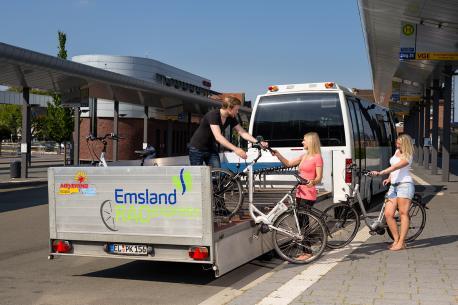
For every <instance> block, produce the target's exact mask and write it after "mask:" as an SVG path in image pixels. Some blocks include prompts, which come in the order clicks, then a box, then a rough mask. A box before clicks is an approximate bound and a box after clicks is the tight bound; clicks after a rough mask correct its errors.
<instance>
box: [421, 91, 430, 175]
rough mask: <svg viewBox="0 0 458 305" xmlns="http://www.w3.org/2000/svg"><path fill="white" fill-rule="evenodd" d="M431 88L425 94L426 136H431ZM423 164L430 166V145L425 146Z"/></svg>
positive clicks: (426, 166)
mask: <svg viewBox="0 0 458 305" xmlns="http://www.w3.org/2000/svg"><path fill="white" fill-rule="evenodd" d="M430 117H431V89H430V88H427V89H426V94H425V138H431V137H430V132H431V125H430V124H431V118H430ZM423 166H424V167H425V168H426V169H428V168H429V146H423Z"/></svg>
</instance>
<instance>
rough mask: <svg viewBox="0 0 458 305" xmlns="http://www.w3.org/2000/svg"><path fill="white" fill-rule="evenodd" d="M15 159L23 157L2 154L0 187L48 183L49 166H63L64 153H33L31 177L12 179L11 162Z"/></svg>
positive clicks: (0, 159)
mask: <svg viewBox="0 0 458 305" xmlns="http://www.w3.org/2000/svg"><path fill="white" fill-rule="evenodd" d="M15 160H21V158H20V157H16V156H11V155H0V189H1V188H8V187H12V186H18V185H26V184H27V185H31V184H38V183H46V182H47V175H48V167H50V166H63V164H64V156H63V154H62V155H56V154H33V155H32V165H31V167H29V178H28V179H22V178H16V179H11V178H10V164H11V163H12V162H13V161H15Z"/></svg>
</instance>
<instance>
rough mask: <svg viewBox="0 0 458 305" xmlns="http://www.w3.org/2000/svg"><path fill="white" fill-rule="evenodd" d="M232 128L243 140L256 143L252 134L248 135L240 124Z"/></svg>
mask: <svg viewBox="0 0 458 305" xmlns="http://www.w3.org/2000/svg"><path fill="white" fill-rule="evenodd" d="M234 129H235V130H236V131H237V132H238V134H239V135H240V136H241V137H242V138H244V139H245V140H247V141H250V142H251V143H256V142H257V140H256V139H255V138H254V137H253V136H252V135H250V134H249V133H248V132H247V131H246V130H245V129H243V127H242V126H240V124H237V125H236V126H235V127H234Z"/></svg>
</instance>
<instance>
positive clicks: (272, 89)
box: [268, 86, 278, 92]
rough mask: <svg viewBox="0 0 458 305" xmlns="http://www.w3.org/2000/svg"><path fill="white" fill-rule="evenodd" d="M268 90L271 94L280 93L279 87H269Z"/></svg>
mask: <svg viewBox="0 0 458 305" xmlns="http://www.w3.org/2000/svg"><path fill="white" fill-rule="evenodd" d="M268 90H269V91H270V92H275V91H278V87H277V86H269V88H268Z"/></svg>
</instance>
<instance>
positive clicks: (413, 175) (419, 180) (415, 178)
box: [410, 172, 431, 186]
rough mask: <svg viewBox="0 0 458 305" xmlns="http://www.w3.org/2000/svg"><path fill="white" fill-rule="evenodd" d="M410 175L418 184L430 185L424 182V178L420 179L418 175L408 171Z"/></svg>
mask: <svg viewBox="0 0 458 305" xmlns="http://www.w3.org/2000/svg"><path fill="white" fill-rule="evenodd" d="M410 175H411V176H412V178H413V179H414V180H415V181H417V182H418V184H420V185H429V186H431V184H430V183H428V182H426V181H425V180H423V179H421V178H420V177H418V176H417V175H415V174H414V173H412V172H410Z"/></svg>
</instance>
